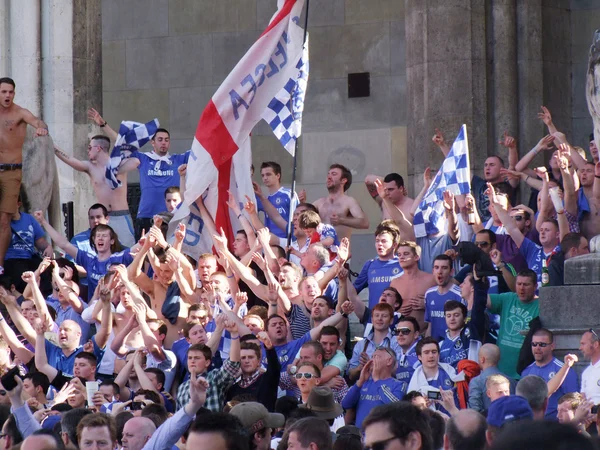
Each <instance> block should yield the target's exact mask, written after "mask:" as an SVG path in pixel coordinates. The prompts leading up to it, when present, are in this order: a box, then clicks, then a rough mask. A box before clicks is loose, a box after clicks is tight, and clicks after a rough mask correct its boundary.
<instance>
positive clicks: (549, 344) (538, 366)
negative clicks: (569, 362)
mask: <svg viewBox="0 0 600 450" xmlns="http://www.w3.org/2000/svg"><path fill="white" fill-rule="evenodd" d="M555 348H556V346H555V344H554V335H553V334H552V332H551V331H550V330H547V329H546V328H540V329H539V330H538V331H536V332H535V333H534V335H533V337H532V339H531V351H532V353H533V358H534V359H535V361H534V362H533V363H531V365H529V366H528V367H526V368H525V370H523V372H522V373H521V376H523V377H526V376H527V375H537V376H539V377H541V378H543V379H544V380H545V381H546V382H548V381H550V379H552V378H554V376H556V375H557V374H558V372H559V371H560V369H561V368H562V367H563V366H564V363H562V362H561V361H559V360H558V359H557V358H555V357H554V354H553V352H554V349H555ZM570 392H579V380H578V379H577V372H575V371H574V370H570V371H568V372H567V374H566V376H565V378H564V381H563V382H562V383H561V385H560V387H559V388H558V390H556V392H554V393H553V394H552V395H551V396H550V398H549V399H548V407H547V408H546V420H556V415H557V412H558V411H557V408H558V399H559V398H561V397H562V396H563V395H565V394H568V393H570Z"/></svg>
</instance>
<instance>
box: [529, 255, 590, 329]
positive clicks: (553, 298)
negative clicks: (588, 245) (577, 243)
mask: <svg viewBox="0 0 600 450" xmlns="http://www.w3.org/2000/svg"><path fill="white" fill-rule="evenodd" d="M573 259H575V258H573ZM565 272H566V267H565ZM597 298H598V286H594V285H588V286H585V285H580V286H558V287H543V288H542V289H541V290H540V318H541V320H542V323H543V324H544V326H545V327H546V328H560V329H571V328H572V329H578V330H580V329H583V330H585V329H588V328H592V327H599V328H600V308H598V302H597V301H596V300H597Z"/></svg>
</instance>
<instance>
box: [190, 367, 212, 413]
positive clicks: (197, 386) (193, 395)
mask: <svg viewBox="0 0 600 450" xmlns="http://www.w3.org/2000/svg"><path fill="white" fill-rule="evenodd" d="M209 386H210V384H209V382H208V380H207V379H206V378H203V377H199V376H198V373H197V372H196V370H195V369H192V370H191V371H190V401H189V403H190V404H191V405H193V406H192V407H193V408H194V409H196V408H197V409H200V408H201V407H202V406H204V403H205V402H206V395H207V394H206V393H207V392H208V388H209Z"/></svg>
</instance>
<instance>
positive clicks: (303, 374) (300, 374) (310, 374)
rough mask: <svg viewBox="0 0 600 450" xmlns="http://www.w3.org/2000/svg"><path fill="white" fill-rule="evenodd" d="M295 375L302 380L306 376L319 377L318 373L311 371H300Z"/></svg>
mask: <svg viewBox="0 0 600 450" xmlns="http://www.w3.org/2000/svg"><path fill="white" fill-rule="evenodd" d="M294 377H295V378H296V380H300V379H302V378H305V379H306V380H310V379H311V378H313V377H315V378H317V376H316V375H313V374H312V373H309V372H298V373H297V374H295V375H294Z"/></svg>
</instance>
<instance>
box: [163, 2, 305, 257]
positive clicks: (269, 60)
mask: <svg viewBox="0 0 600 450" xmlns="http://www.w3.org/2000/svg"><path fill="white" fill-rule="evenodd" d="M303 5H304V0H286V1H285V2H284V3H283V4H282V5H281V7H280V9H279V10H278V12H277V13H276V15H275V16H274V18H273V20H272V21H271V23H270V24H269V26H268V27H267V29H266V30H265V31H264V32H263V33H262V34H261V36H260V37H259V38H258V40H257V41H256V42H255V43H254V45H252V47H251V48H250V49H249V50H248V52H247V53H246V54H245V55H244V57H243V58H242V59H241V60H240V61H239V62H238V64H237V65H236V66H235V67H234V69H233V70H232V71H231V73H230V74H229V75H228V76H227V78H226V79H225V81H224V82H223V84H222V85H221V86H220V87H219V89H218V90H217V92H215V94H214V95H213V97H212V99H211V100H210V102H209V103H208V105H207V106H206V108H205V109H204V111H203V112H202V115H201V117H200V120H199V122H198V127H197V129H196V134H195V137H194V141H193V143H192V150H191V154H190V159H189V162H188V168H187V177H186V178H187V180H188V181H187V183H186V189H185V198H184V205H182V207H181V208H180V209H179V210H178V211H177V213H176V214H175V217H174V220H172V221H171V224H170V232H172V231H173V230H174V227H175V226H176V224H177V223H178V222H179V221H181V219H183V218H185V217H186V216H189V215H190V205H191V204H192V203H194V202H195V200H196V199H197V198H198V197H199V196H200V195H203V194H204V199H205V200H204V202H205V205H206V208H207V209H208V211H209V212H210V213H211V215H212V216H213V218H214V219H215V225H216V226H217V229H219V228H223V229H224V230H225V232H226V234H227V235H228V237H230V238H231V237H232V235H233V234H232V231H233V228H232V222H233V224H236V222H237V219H236V218H235V217H231V216H230V212H229V210H228V207H227V204H226V199H227V195H228V194H227V191H228V190H229V191H231V192H232V193H233V194H234V195H235V197H236V198H237V199H238V200H244V196H245V195H248V196H250V198H254V193H253V192H254V191H253V189H252V180H251V175H250V165H251V157H250V154H249V149H248V151H244V152H240V151H239V150H240V148H241V147H242V146H243V145H244V144H245V143H246V141H247V140H248V139H249V136H250V132H251V131H252V129H253V128H254V126H255V125H256V124H257V123H258V121H259V120H261V117H262V115H263V112H264V110H265V108H266V107H267V105H268V104H269V102H271V100H272V99H273V98H274V97H275V95H276V94H277V93H278V92H279V91H280V90H281V88H282V87H283V86H284V85H285V83H286V82H287V81H288V80H289V79H290V77H292V76H294V75H295V74H297V70H298V69H297V64H298V61H299V59H300V56H301V55H302V39H303V30H302V28H301V27H299V26H298V25H297V22H298V21H299V17H300V14H301V12H302V8H303ZM248 147H249V146H248ZM184 223H185V222H184ZM193 223H194V224H197V227H198V229H196V230H193V229H191V230H189V232H190V233H196V234H197V235H198V234H201V231H202V225H201V222H199V221H194V222H193ZM195 240H196V239H195V237H194V238H193V240H192V235H190V239H188V236H187V235H186V241H184V248H183V251H184V252H185V253H187V254H190V255H191V256H192V257H197V256H198V255H199V254H200V253H201V252H204V251H208V250H209V249H210V243H209V240H205V239H199V240H198V241H197V244H196V245H192V243H193V241H195ZM207 246H208V247H207Z"/></svg>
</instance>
